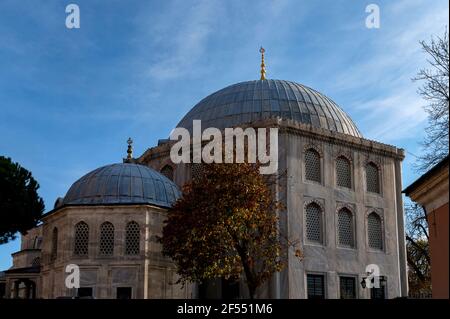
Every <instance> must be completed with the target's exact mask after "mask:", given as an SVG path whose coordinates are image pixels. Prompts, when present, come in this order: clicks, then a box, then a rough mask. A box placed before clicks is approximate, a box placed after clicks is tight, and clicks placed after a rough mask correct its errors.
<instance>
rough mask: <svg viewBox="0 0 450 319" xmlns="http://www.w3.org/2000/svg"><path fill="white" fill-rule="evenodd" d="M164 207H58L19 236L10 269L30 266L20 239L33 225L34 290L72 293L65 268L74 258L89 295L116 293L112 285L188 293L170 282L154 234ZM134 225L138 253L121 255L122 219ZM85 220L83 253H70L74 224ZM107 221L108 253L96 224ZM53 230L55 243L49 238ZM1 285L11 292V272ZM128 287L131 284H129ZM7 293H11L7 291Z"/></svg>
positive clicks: (168, 294) (146, 294)
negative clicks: (36, 267)
mask: <svg viewBox="0 0 450 319" xmlns="http://www.w3.org/2000/svg"><path fill="white" fill-rule="evenodd" d="M165 214H166V210H165V209H162V208H158V207H155V206H150V205H123V206H120V205H115V206H80V207H64V208H61V209H59V210H57V211H55V212H52V213H51V214H48V215H47V216H46V217H44V219H43V225H42V226H41V227H39V228H37V229H34V230H32V231H31V232H29V234H27V235H26V236H23V237H22V243H23V244H22V245H23V247H22V248H23V249H22V250H21V251H20V252H19V253H16V254H15V255H14V266H13V268H12V269H16V268H23V267H29V266H31V262H30V258H32V255H31V254H30V251H29V250H27V249H26V248H25V249H24V245H28V244H29V243H30V242H32V239H33V240H34V238H35V235H36V233H37V230H39V233H40V237H39V240H40V241H42V246H41V247H40V250H39V251H38V250H36V252H35V253H36V254H38V255H40V258H41V262H40V276H39V280H38V282H37V287H36V296H37V297H40V298H58V297H69V296H75V295H76V290H75V289H69V288H67V287H66V285H65V278H66V276H67V275H68V274H67V273H66V272H65V270H66V269H65V268H66V266H67V265H69V264H75V265H78V266H79V269H80V287H81V288H92V297H94V298H117V297H119V296H118V295H117V294H118V291H120V290H118V288H127V289H128V291H130V292H131V296H130V297H131V298H139V299H143V298H190V297H191V294H190V291H189V290H188V288H187V287H184V288H182V287H181V286H180V285H178V284H176V283H175V282H176V280H177V278H176V272H175V269H174V265H173V264H172V263H171V261H170V260H168V259H167V258H165V257H163V256H162V254H161V247H160V246H161V245H160V244H159V243H158V242H157V236H160V235H161V230H162V228H161V227H162V221H163V220H164V219H165ZM131 221H133V222H135V223H137V224H138V225H139V233H140V235H139V253H138V254H136V255H127V254H126V251H125V236H126V234H125V233H126V231H125V229H126V225H127V223H129V222H131ZM78 222H85V223H86V224H87V225H88V227H89V235H88V254H87V255H83V256H77V255H75V254H74V245H75V243H74V240H75V238H74V234H75V230H74V227H75V225H76V224H77V223H78ZM105 222H110V223H111V224H112V225H113V226H114V240H113V247H114V248H113V253H112V254H111V255H106V256H105V255H102V254H101V252H100V248H99V247H100V242H99V241H100V227H101V224H102V223H105ZM55 230H57V248H56V254H55V247H54V245H55V244H54V243H55V239H54V238H53V236H54V235H53V234H54V232H55ZM7 276H8V277H10V280H8V281H7V291H10V292H11V294H12V295H13V293H14V292H13V290H14V287H13V282H14V279H15V277H14V276H13V275H12V274H11V275H7ZM130 288H131V289H130ZM12 295H11V296H12Z"/></svg>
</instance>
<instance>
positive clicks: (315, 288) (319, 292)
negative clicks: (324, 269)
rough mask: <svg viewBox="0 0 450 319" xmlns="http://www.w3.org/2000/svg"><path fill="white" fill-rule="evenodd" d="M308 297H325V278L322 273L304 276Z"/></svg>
mask: <svg viewBox="0 0 450 319" xmlns="http://www.w3.org/2000/svg"><path fill="white" fill-rule="evenodd" d="M306 281H307V290H308V299H325V278H324V276H323V275H312V274H308V275H307V276H306Z"/></svg>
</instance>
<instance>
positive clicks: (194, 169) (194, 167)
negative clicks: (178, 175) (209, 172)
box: [191, 163, 203, 179]
mask: <svg viewBox="0 0 450 319" xmlns="http://www.w3.org/2000/svg"><path fill="white" fill-rule="evenodd" d="M202 172H203V170H202V164H201V163H192V164H191V176H192V179H198V178H200V177H201V176H202Z"/></svg>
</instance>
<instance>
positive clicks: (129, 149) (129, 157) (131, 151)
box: [127, 137, 133, 160]
mask: <svg viewBox="0 0 450 319" xmlns="http://www.w3.org/2000/svg"><path fill="white" fill-rule="evenodd" d="M127 144H128V149H127V154H128V155H127V160H131V159H132V158H133V140H132V139H131V137H129V138H128V140H127Z"/></svg>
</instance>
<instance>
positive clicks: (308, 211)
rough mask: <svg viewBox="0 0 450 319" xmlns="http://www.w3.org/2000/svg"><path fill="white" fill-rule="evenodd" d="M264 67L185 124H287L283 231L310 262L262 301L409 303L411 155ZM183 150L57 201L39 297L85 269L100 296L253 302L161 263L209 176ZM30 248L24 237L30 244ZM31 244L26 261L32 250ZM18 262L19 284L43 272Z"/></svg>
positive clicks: (144, 159) (135, 161)
mask: <svg viewBox="0 0 450 319" xmlns="http://www.w3.org/2000/svg"><path fill="white" fill-rule="evenodd" d="M263 57H264V56H263ZM264 67H265V66H264V60H263V63H262V70H261V79H260V80H255V81H247V82H241V83H237V84H233V85H230V86H228V87H226V88H224V89H221V90H219V91H217V92H215V93H213V94H211V95H209V96H207V97H206V98H204V99H203V100H201V101H200V102H199V103H198V104H196V105H195V106H194V107H193V108H192V109H191V110H190V111H189V112H188V113H187V114H186V115H185V116H184V117H183V118H182V119H181V121H180V122H179V123H178V125H177V127H179V128H185V129H187V130H188V131H189V132H192V130H193V121H194V120H201V123H202V127H203V128H207V127H214V128H217V129H220V130H224V129H225V128H236V127H251V128H278V169H277V172H276V173H275V174H280V175H281V172H287V173H286V177H285V178H281V179H279V180H278V185H276V187H275V188H274V190H275V195H276V197H277V198H278V199H279V200H281V201H282V202H283V203H284V206H285V211H282V212H279V213H278V214H279V218H280V222H279V231H280V234H281V235H282V236H284V237H287V238H290V239H293V240H296V241H297V242H298V243H299V248H300V250H301V251H302V253H303V256H304V257H303V259H301V260H300V259H299V258H298V257H297V256H296V254H295V251H293V250H291V249H286V251H285V252H284V253H285V254H286V256H287V259H288V262H287V267H286V268H285V269H284V270H283V271H282V272H280V273H276V274H274V275H273V278H272V279H271V280H270V281H269V282H267V283H266V284H265V285H264V286H263V287H260V289H259V290H258V291H257V295H258V296H259V297H261V298H365V299H368V298H395V297H401V296H407V293H408V287H407V271H406V250H405V236H404V224H403V203H402V194H401V190H402V183H401V162H402V160H403V158H404V151H403V150H402V149H399V148H396V147H394V146H391V145H386V144H383V143H379V142H376V141H372V140H368V139H365V138H364V137H363V136H362V134H361V132H360V131H359V130H358V128H357V126H356V125H355V123H354V122H353V121H352V119H351V118H350V117H349V116H348V115H347V114H346V113H345V112H344V111H343V109H342V108H340V107H339V106H338V105H337V104H336V103H335V102H333V101H332V100H331V99H330V98H328V97H327V96H325V95H324V94H322V93H319V92H317V91H316V90H314V89H311V88H309V87H307V86H305V85H302V84H298V83H295V82H291V81H284V80H271V79H266V78H265V68H264ZM173 144H174V141H171V140H169V139H162V140H160V141H159V143H158V145H157V146H154V147H151V148H149V149H148V150H147V151H146V152H144V154H142V155H141V156H139V157H137V158H132V157H131V156H129V158H128V159H127V160H126V161H125V162H127V163H123V164H114V165H110V166H105V167H102V168H99V169H97V170H94V171H93V172H91V173H89V174H87V175H85V176H84V177H82V178H81V179H79V180H78V181H76V182H75V183H74V184H73V185H72V187H71V188H70V189H69V191H68V192H67V194H66V196H65V197H64V198H63V199H61V200H58V201H57V203H56V206H55V209H54V210H52V211H51V212H48V213H47V214H46V215H45V217H44V219H43V224H42V226H40V227H39V228H38V229H39V232H40V233H41V234H42V246H41V247H40V250H39V254H40V256H41V257H40V258H41V265H40V269H39V275H38V276H37V278H38V279H36V283H38V284H37V286H38V292H37V295H39V296H42V297H44V298H54V297H57V296H62V295H67V294H68V290H67V289H66V288H65V286H64V278H63V276H64V269H63V267H64V266H65V265H67V264H69V263H74V264H78V265H80V268H81V269H82V271H81V277H82V278H81V279H82V280H81V281H82V283H81V286H82V288H81V290H80V291H82V292H83V294H87V295H93V296H94V297H96V298H116V297H118V296H120V295H121V294H123V295H124V296H126V297H130V298H174V297H180V298H224V297H231V298H245V297H247V296H248V292H247V291H246V287H245V285H244V284H243V283H242V282H241V283H239V284H237V285H234V286H230V285H229V283H226V282H224V281H223V280H221V279H217V280H214V281H211V282H208V283H207V284H204V285H201V286H196V285H193V286H189V287H186V288H184V290H183V289H181V287H179V286H177V285H173V284H171V283H173V282H174V281H176V280H175V270H174V267H173V265H172V264H171V262H170V260H166V259H164V258H163V257H162V256H161V253H160V249H161V247H160V245H159V244H158V243H156V242H155V240H154V238H155V236H156V235H158V234H159V233H160V231H161V224H162V221H163V219H164V216H165V212H166V210H167V209H168V208H170V206H171V204H172V203H173V202H174V201H175V200H176V198H177V197H178V196H179V194H180V193H179V188H180V187H182V186H183V185H184V184H185V183H186V182H188V181H189V180H191V179H192V178H193V176H195V175H196V174H198V173H199V172H201V164H194V163H192V164H191V163H179V164H174V163H173V162H172V160H171V159H170V150H171V147H172V145H173ZM30 233H31V234H33V235H34V233H33V232H30ZM33 235H31V236H33ZM28 242H29V240H28V239H27V238H24V239H23V242H22V244H23V245H26V243H28ZM132 243H133V244H132ZM22 248H23V250H22V252H19V253H18V254H22V253H23V252H24V251H29V250H27V249H28V248H30V247H24V246H23V247H22ZM131 253H132V254H131ZM36 255H38V253H37V251H36ZM83 256H84V257H86V258H84V257H83ZM14 258H15V260H16V259H17V264H16V262H15V265H14V267H13V268H12V269H11V270H9V271H7V274H6V276H7V277H8V278H10V279H9V280H10V282H17V281H14V280H15V278H16V277H13V276H12V274H13V273H14V272H15V271H17V270H19V269H21V268H30V267H31V265H30V264H29V262H28V263H25V261H24V262H23V263H19V258H18V257H17V258H16V256H14ZM29 260H30V259H28V261H29ZM19 264H20V265H19ZM373 269H375V271H376V272H377V273H374V275H376V279H377V282H379V283H380V284H379V285H377V287H375V288H370V287H367V283H369V285H370V280H369V281H366V278H367V277H368V276H369V279H370V274H368V272H370V271H372V270H373ZM8 272H10V273H8ZM378 280H379V281H378ZM125 288H126V289H125ZM8 289H10V290H8ZM8 289H7V291H16V290H15V289H12V288H8ZM83 289H85V290H83Z"/></svg>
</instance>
